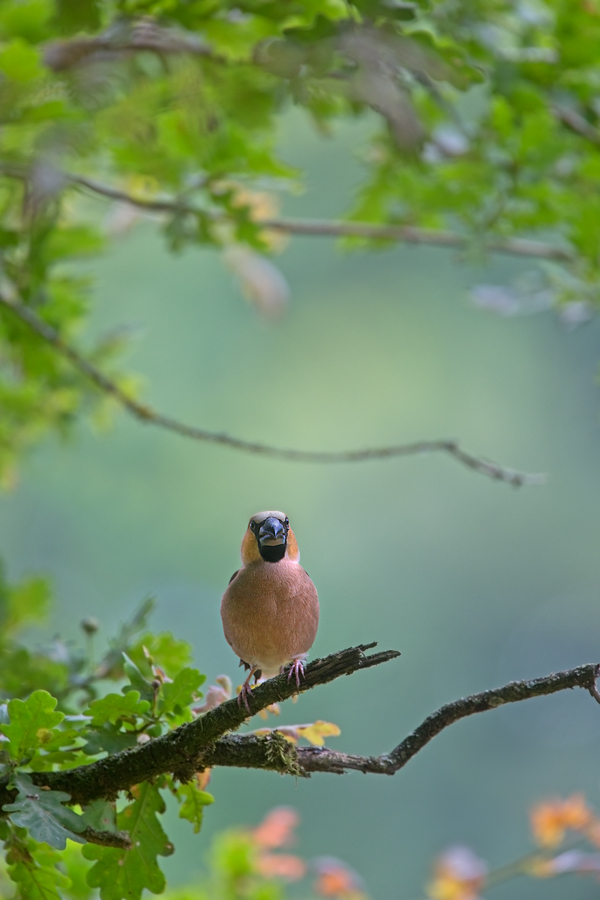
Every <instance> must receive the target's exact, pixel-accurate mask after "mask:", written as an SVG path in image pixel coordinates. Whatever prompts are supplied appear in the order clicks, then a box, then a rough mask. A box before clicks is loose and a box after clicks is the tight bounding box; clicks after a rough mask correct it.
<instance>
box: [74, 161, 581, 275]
mask: <svg viewBox="0 0 600 900" xmlns="http://www.w3.org/2000/svg"><path fill="white" fill-rule="evenodd" d="M65 178H66V179H67V180H68V181H69V182H70V183H71V184H73V185H74V186H75V187H79V188H83V189H84V190H87V191H91V192H92V193H95V194H100V195H101V196H103V197H107V198H109V199H111V200H117V201H119V202H121V203H128V204H130V205H131V206H136V207H138V208H139V209H144V210H147V211H148V212H172V213H188V214H189V215H197V214H198V210H197V209H195V208H194V207H193V206H191V205H189V204H186V203H184V202H183V201H181V200H177V199H172V200H169V199H156V200H152V199H144V198H141V197H134V196H132V195H131V194H128V193H126V192H125V191H121V190H119V189H118V188H113V187H111V186H109V185H105V184H101V183H99V182H97V181H95V180H92V179H91V178H86V177H84V176H82V175H70V174H65ZM215 218H216V219H218V218H222V215H221V214H216V215H215ZM256 224H257V225H259V226H260V227H261V228H265V229H267V230H270V231H280V232H282V233H284V234H295V235H304V236H307V237H356V238H364V239H367V240H385V241H398V242H401V243H406V244H428V245H430V246H434V247H447V248H450V249H457V250H461V249H465V248H466V247H467V246H468V244H469V238H468V237H465V236H463V235H460V234H456V233H455V232H453V231H442V230H441V229H431V228H416V227H414V226H412V225H376V224H373V223H371V222H344V221H337V220H334V219H331V220H327V219H281V218H280V219H274V218H271V219H260V220H259V221H257V222H256ZM485 248H486V249H487V250H488V251H489V252H490V253H502V254H507V255H510V256H529V257H535V258H536V259H544V260H553V261H555V262H572V261H573V259H574V258H575V257H574V254H573V252H572V251H571V250H569V249H567V248H565V247H557V246H554V245H552V244H546V243H544V242H542V241H533V240H526V239H524V238H508V239H501V238H492V239H490V240H488V241H487V242H486V244H485Z"/></svg>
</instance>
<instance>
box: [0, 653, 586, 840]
mask: <svg viewBox="0 0 600 900" xmlns="http://www.w3.org/2000/svg"><path fill="white" fill-rule="evenodd" d="M374 646H376V645H375V644H363V645H360V646H358V647H350V648H349V649H347V650H342V651H340V652H339V653H333V654H331V655H330V656H327V657H325V658H324V659H317V660H315V661H314V662H312V663H310V664H309V665H308V666H307V668H306V672H305V678H304V680H303V682H302V684H301V685H300V688H299V689H298V688H297V687H296V685H295V683H292V682H290V681H288V679H287V676H286V675H279V676H277V677H276V678H271V679H270V680H269V681H265V682H263V683H262V684H260V685H258V686H257V687H255V688H254V690H253V691H252V694H251V696H250V698H249V704H250V709H251V714H252V715H254V714H255V713H257V712H260V710H262V709H265V708H266V707H267V706H270V705H271V704H272V703H276V702H282V701H284V700H286V699H289V698H290V697H291V696H292V695H293V694H296V693H304V692H305V691H308V690H311V689H312V688H314V687H317V686H318V685H321V684H327V683H328V682H330V681H333V680H334V679H336V678H339V677H341V676H342V675H351V674H352V673H354V672H356V671H358V670H359V669H368V668H371V667H372V666H376V665H379V664H381V663H383V662H387V661H389V660H391V659H394V658H395V657H397V656H398V655H399V654H398V652H397V651H395V650H388V651H384V652H382V653H374V654H371V655H370V656H367V655H366V651H367V650H370V649H372V648H373V647H374ZM599 676H600V664H597V663H591V664H589V665H583V666H578V667H577V668H575V669H568V670H566V671H564V672H557V673H554V674H551V675H547V676H545V677H543V678H536V679H534V680H533V681H512V682H510V683H509V684H506V685H504V686H503V687H500V688H496V689H495V690H489V691H483V692H482V693H480V694H472V695H471V696H469V697H465V698H463V699H461V700H456V701H454V702H453V703H447V704H446V705H445V706H442V707H441V708H440V709H439V710H437V712H434V713H433V714H432V715H430V716H428V717H427V718H426V719H425V720H424V721H423V722H422V723H421V724H420V725H419V726H418V727H417V728H416V729H415V730H414V731H413V732H412V734H409V735H408V737H406V738H404V740H402V741H401V742H400V743H399V744H398V745H397V746H396V747H395V748H394V749H393V750H392V751H391V752H389V753H382V754H381V755H380V756H356V755H353V754H348V753H340V752H338V751H335V750H330V749H329V748H326V747H295V746H294V745H293V744H291V743H290V742H288V741H287V740H286V739H285V738H284V737H283V736H282V735H280V734H279V733H278V732H277V730H276V729H273V731H272V732H271V733H270V734H268V735H264V736H263V735H256V734H247V735H244V734H242V735H235V734H231V731H233V730H235V729H237V728H239V726H240V725H241V724H242V723H243V722H244V721H245V719H246V718H247V712H246V710H245V708H244V707H243V706H242V705H241V704H238V702H237V698H236V699H233V700H228V701H227V702H226V703H222V704H221V705H220V706H217V707H216V708H215V709H212V710H210V711H209V712H207V713H205V714H204V715H202V716H199V717H198V718H197V719H195V720H194V721H193V722H189V723H187V724H185V725H182V726H180V727H179V728H176V729H174V730H173V731H171V732H169V733H167V734H165V735H163V736H162V737H159V738H155V739H153V740H150V741H148V742H147V743H144V744H140V745H139V746H137V747H135V748H133V749H130V750H124V751H123V752H121V753H116V754H114V755H112V756H108V757H106V758H105V759H101V760H99V761H97V762H94V763H90V764H89V765H86V766H79V767H77V768H74V769H68V770H65V771H61V772H34V773H31V776H30V777H31V779H32V781H33V782H34V784H36V785H37V786H39V787H49V788H51V789H53V790H60V791H66V792H67V793H69V794H70V795H71V802H72V803H81V804H87V803H90V802H91V801H93V800H97V799H99V798H108V799H114V798H115V797H116V795H117V794H118V792H119V791H126V790H129V789H130V788H131V787H132V786H133V785H134V784H138V783H140V782H143V781H148V780H150V779H152V778H156V777H157V776H159V775H162V774H165V773H172V774H173V775H174V776H175V777H176V778H178V779H180V780H182V781H187V780H190V779H191V778H192V777H193V775H194V773H195V772H196V771H198V770H201V769H204V768H209V767H213V766H235V767H238V768H240V767H242V768H252V769H266V770H270V771H276V772H281V773H282V774H284V773H285V774H293V775H296V776H301V777H309V776H310V775H311V774H312V773H313V772H327V773H331V774H343V773H344V772H347V771H349V770H355V771H359V772H363V773H373V774H379V775H394V774H395V773H396V772H398V771H399V770H400V769H402V768H403V767H404V766H405V765H406V764H407V762H408V761H409V760H410V759H412V758H413V756H415V755H416V754H417V753H418V752H419V751H420V750H422V749H423V747H425V746H426V745H427V744H428V743H429V742H430V741H431V740H432V739H433V738H434V737H435V736H436V735H437V734H439V733H440V732H441V731H443V730H444V729H445V728H448V727H449V726H450V725H452V724H454V722H458V721H459V720H460V719H464V718H466V717H467V716H471V715H474V714H475V713H480V712H486V711H487V710H490V709H496V708H497V707H498V706H503V705H504V704H506V703H520V702H521V701H523V700H529V699H531V698H533V697H542V696H545V695H547V694H555V693H558V692H559V691H564V690H567V689H571V688H575V687H580V688H584V689H585V690H587V691H588V692H589V693H590V695H591V696H592V697H594V699H595V700H596V701H597V702H599V703H600V694H599V693H598V690H597V688H596V679H597V678H598V677H599ZM7 782H8V778H7V777H5V778H3V779H1V780H0V806H3V805H4V804H6V803H10V802H12V800H13V799H14V796H15V792H14V791H10V790H9V789H8V788H7ZM93 837H97V835H93ZM116 840H117V841H121V840H123V835H117V836H116ZM119 846H121V844H119Z"/></svg>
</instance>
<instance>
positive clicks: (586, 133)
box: [552, 105, 600, 147]
mask: <svg viewBox="0 0 600 900" xmlns="http://www.w3.org/2000/svg"><path fill="white" fill-rule="evenodd" d="M552 111H553V113H554V115H555V116H556V118H557V119H559V120H560V121H561V122H562V123H563V125H566V126H567V128H570V129H571V131H574V132H575V133H576V134H579V135H580V136H581V137H583V138H585V139H586V141H589V142H590V143H591V144H595V146H596V147H598V146H600V131H599V130H598V129H597V128H594V126H593V125H591V124H590V123H589V122H588V120H587V119H584V117H583V116H582V115H580V114H579V113H578V112H577V111H576V110H574V109H569V108H568V107H566V106H556V105H555V106H554V107H553V110H552Z"/></svg>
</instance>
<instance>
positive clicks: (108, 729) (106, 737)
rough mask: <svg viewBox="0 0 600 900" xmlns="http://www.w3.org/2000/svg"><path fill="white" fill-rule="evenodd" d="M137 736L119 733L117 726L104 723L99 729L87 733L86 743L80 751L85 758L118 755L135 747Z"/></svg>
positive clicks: (123, 732)
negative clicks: (108, 754)
mask: <svg viewBox="0 0 600 900" xmlns="http://www.w3.org/2000/svg"><path fill="white" fill-rule="evenodd" d="M136 744H137V736H136V735H135V734H133V733H132V732H131V731H121V729H120V726H119V725H111V724H110V722H106V723H105V724H104V725H102V726H101V727H99V728H95V729H92V730H90V731H89V733H88V735H87V743H86V744H85V746H83V747H82V748H81V749H82V751H83V753H85V754H86V755H87V756H96V755H97V754H98V753H102V752H104V751H106V753H120V752H121V750H126V749H127V748H128V747H135V745H136Z"/></svg>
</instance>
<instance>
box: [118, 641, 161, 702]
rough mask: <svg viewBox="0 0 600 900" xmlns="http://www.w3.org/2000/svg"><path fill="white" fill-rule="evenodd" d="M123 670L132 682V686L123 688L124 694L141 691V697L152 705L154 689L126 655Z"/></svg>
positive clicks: (124, 655)
mask: <svg viewBox="0 0 600 900" xmlns="http://www.w3.org/2000/svg"><path fill="white" fill-rule="evenodd" d="M123 669H124V670H125V674H126V675H127V677H128V678H129V681H130V684H126V685H125V687H124V688H123V693H126V692H129V691H132V690H133V691H139V694H140V696H141V697H142V698H143V699H144V700H147V701H148V704H149V705H150V703H152V702H153V700H154V689H153V687H152V685H151V683H150V682H149V681H148V680H147V679H146V678H144V676H143V675H142V673H141V672H140V670H139V669H138V667H137V666H136V664H135V663H134V662H133V661H132V660H131V659H130V658H129V657H128V656H127V654H126V653H123Z"/></svg>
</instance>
